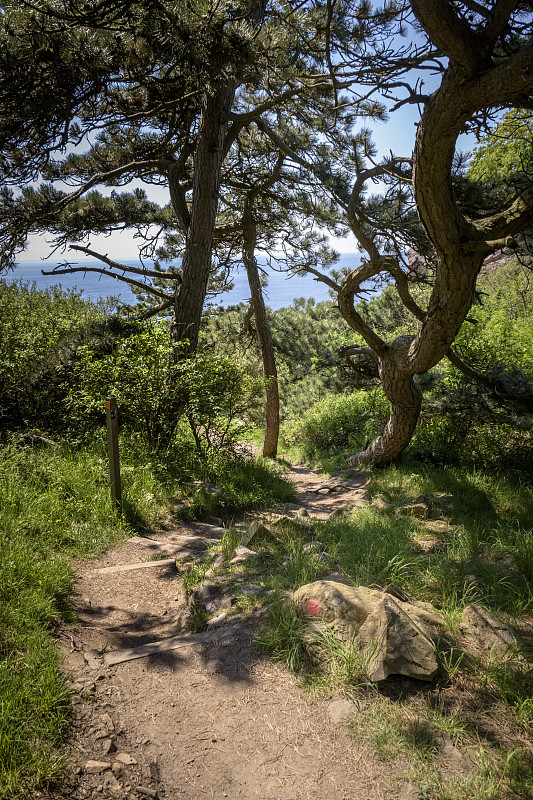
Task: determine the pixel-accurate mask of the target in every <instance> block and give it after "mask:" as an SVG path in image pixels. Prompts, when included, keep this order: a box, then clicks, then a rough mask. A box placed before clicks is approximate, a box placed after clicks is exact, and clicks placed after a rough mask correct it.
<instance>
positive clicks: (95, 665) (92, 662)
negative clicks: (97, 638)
mask: <svg viewBox="0 0 533 800" xmlns="http://www.w3.org/2000/svg"><path fill="white" fill-rule="evenodd" d="M83 658H84V659H85V662H86V664H87V666H88V667H90V669H102V665H103V663H104V661H103V658H102V654H101V653H99V652H98V650H86V651H85V652H84V654H83Z"/></svg>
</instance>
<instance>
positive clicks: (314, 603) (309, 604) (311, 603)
mask: <svg viewBox="0 0 533 800" xmlns="http://www.w3.org/2000/svg"><path fill="white" fill-rule="evenodd" d="M304 611H306V612H307V613H308V614H311V616H313V617H321V616H322V614H323V613H324V606H323V605H322V603H321V602H320V600H319V599H318V598H317V597H310V598H309V600H306V601H305V603H304Z"/></svg>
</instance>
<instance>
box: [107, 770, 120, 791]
mask: <svg viewBox="0 0 533 800" xmlns="http://www.w3.org/2000/svg"><path fill="white" fill-rule="evenodd" d="M104 788H105V789H107V791H108V792H111V793H112V794H119V792H121V791H122V786H121V785H120V783H119V782H118V781H117V779H116V777H115V776H114V774H113V773H112V772H109V773H108V774H107V775H106V776H105V778H104Z"/></svg>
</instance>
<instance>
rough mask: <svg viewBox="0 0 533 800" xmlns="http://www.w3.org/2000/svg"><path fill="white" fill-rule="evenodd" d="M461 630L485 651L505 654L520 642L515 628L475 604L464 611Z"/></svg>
mask: <svg viewBox="0 0 533 800" xmlns="http://www.w3.org/2000/svg"><path fill="white" fill-rule="evenodd" d="M459 630H460V631H461V633H462V634H464V635H465V636H468V637H470V638H471V639H473V640H474V642H475V643H476V644H477V645H478V646H479V647H481V648H482V649H483V650H488V651H491V652H492V651H494V652H495V653H498V654H504V653H505V652H506V651H507V650H509V648H512V647H516V646H517V645H518V644H519V641H520V637H519V635H518V633H517V632H516V631H515V630H514V628H512V627H511V626H510V625H507V624H506V623H505V622H502V621H501V620H499V619H498V618H497V617H495V616H493V615H492V614H489V612H488V611H486V610H485V609H484V608H481V607H480V606H477V605H474V604H472V605H469V606H467V607H466V608H465V610H464V611H463V616H462V617H461V624H460V626H459Z"/></svg>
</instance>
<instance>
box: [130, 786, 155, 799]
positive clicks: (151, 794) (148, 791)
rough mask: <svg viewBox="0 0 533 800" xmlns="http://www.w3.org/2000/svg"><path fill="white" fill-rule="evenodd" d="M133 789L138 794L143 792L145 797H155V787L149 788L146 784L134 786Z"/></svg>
mask: <svg viewBox="0 0 533 800" xmlns="http://www.w3.org/2000/svg"><path fill="white" fill-rule="evenodd" d="M135 791H136V792H139V794H145V795H146V796H147V797H157V792H156V791H155V789H149V788H148V786H136V787H135Z"/></svg>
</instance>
